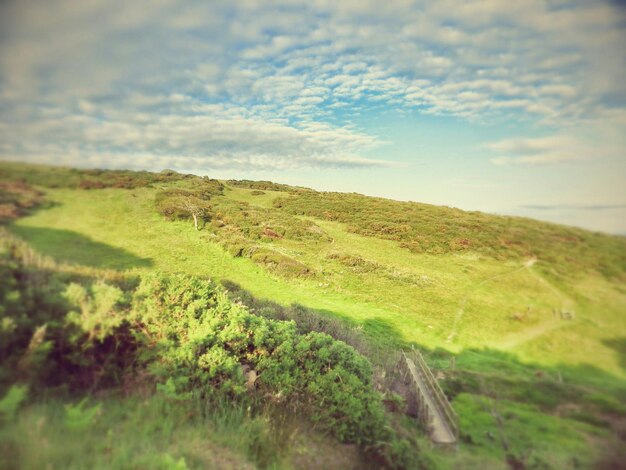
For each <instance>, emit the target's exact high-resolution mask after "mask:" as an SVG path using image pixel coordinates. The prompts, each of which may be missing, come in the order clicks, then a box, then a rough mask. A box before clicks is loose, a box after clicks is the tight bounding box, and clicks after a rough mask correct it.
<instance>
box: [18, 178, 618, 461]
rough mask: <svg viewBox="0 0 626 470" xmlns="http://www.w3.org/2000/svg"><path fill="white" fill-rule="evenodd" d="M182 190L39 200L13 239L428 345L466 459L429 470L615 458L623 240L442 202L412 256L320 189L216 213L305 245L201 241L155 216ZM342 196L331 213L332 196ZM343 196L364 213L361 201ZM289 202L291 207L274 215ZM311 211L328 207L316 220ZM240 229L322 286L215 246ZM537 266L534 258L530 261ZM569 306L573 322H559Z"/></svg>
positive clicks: (208, 235) (454, 456)
mask: <svg viewBox="0 0 626 470" xmlns="http://www.w3.org/2000/svg"><path fill="white" fill-rule="evenodd" d="M57 176H58V175H57ZM59 178H60V177H59ZM173 184H175V185H178V186H181V187H184V185H185V184H186V183H185V182H184V181H183V182H181V181H178V182H175V183H167V184H166V183H158V182H157V183H154V184H151V186H150V187H139V188H135V189H130V190H126V189H99V190H92V191H84V190H77V189H51V188H47V189H45V188H44V189H45V191H46V193H47V194H46V199H47V200H48V201H50V202H51V203H52V204H50V207H48V208H46V209H41V210H38V211H35V212H32V213H31V214H30V215H29V216H27V217H24V218H20V219H17V220H16V221H14V222H13V224H12V225H11V226H10V230H11V231H13V232H14V233H16V234H18V235H20V236H21V237H23V238H24V239H25V240H27V241H28V242H29V243H30V244H31V245H32V246H33V247H34V248H35V249H37V250H38V251H40V252H42V253H44V254H47V255H50V256H52V257H54V258H55V259H57V260H60V261H64V262H70V263H77V264H80V265H85V266H90V267H94V268H110V269H116V270H122V271H125V272H126V273H128V274H131V275H132V274H133V273H145V272H148V271H152V270H157V271H163V272H169V273H174V272H183V273H189V274H193V275H196V276H208V277H212V278H214V279H217V280H222V281H230V282H232V283H234V284H237V285H238V286H239V287H240V288H242V289H244V290H245V291H247V292H249V293H250V294H251V295H252V296H254V297H256V298H257V299H266V300H268V301H271V302H276V303H277V304H280V305H282V306H289V305H292V304H299V305H302V306H304V307H307V308H309V309H313V310H315V311H317V312H318V313H319V314H321V315H326V316H329V317H332V318H337V319H340V320H344V321H345V322H346V324H348V325H350V326H351V327H353V328H355V329H357V330H360V331H363V332H364V333H365V334H366V337H368V338H369V339H370V340H371V341H373V342H374V343H375V344H376V345H378V346H382V347H384V348H391V349H397V348H399V347H406V346H407V345H409V344H415V345H417V346H419V347H420V348H422V349H424V350H425V351H426V356H427V360H428V361H429V363H431V364H432V365H434V366H435V368H436V369H437V370H439V371H441V372H442V373H443V374H444V375H445V378H444V379H442V380H441V383H442V386H443V387H444V390H445V391H446V393H448V394H449V396H450V397H453V398H454V399H453V406H454V407H455V409H456V410H457V412H458V413H459V414H460V415H461V427H462V432H463V433H464V436H465V437H464V440H463V441H462V443H461V446H460V450H459V451H458V452H457V453H445V452H440V451H438V450H435V449H430V448H429V447H428V444H427V443H426V442H423V441H420V443H421V445H423V446H424V448H423V455H424V456H425V459H426V461H427V462H430V464H431V465H432V466H434V467H441V468H475V467H477V466H483V467H485V468H504V467H505V466H506V463H505V462H506V459H507V452H508V453H509V454H511V455H512V456H513V457H514V458H520V459H525V462H526V463H529V464H530V463H534V465H536V466H539V467H541V466H544V467H546V466H547V467H551V468H564V467H574V466H576V465H579V466H582V467H588V466H591V465H593V464H595V462H597V459H598V458H601V457H602V455H603V453H610V452H612V451H611V449H612V447H611V446H613V445H614V442H613V437H611V435H610V434H608V433H607V432H606V429H608V427H609V422H610V421H613V420H615V421H620V420H623V417H624V415H626V410H625V409H624V407H623V406H622V405H621V403H623V402H624V401H626V346H625V338H626V315H624V312H625V311H626V289H624V286H623V283H622V281H621V280H620V279H621V277H620V276H623V253H621V252H620V250H623V246H624V241H623V240H621V239H618V238H616V237H606V236H603V235H598V234H591V233H590V232H585V231H582V230H578V229H570V228H562V227H558V226H554V225H550V224H542V223H539V222H536V221H527V220H525V219H511V218H497V217H491V216H488V215H486V214H466V213H463V212H462V211H452V212H446V211H447V209H446V210H443V212H441V214H444V215H445V217H444V218H443V219H442V220H439V221H438V220H436V217H435V215H436V209H433V206H423V207H422V206H420V208H419V210H418V212H419V213H420V214H421V216H423V220H420V222H419V223H420V224H422V223H425V224H431V225H432V227H431V228H435V231H434V232H432V233H431V232H429V236H428V239H429V240H430V242H429V243H432V244H430V245H428V244H426V245H424V246H425V247H426V249H422V250H418V249H416V247H415V246H409V248H411V249H407V247H406V246H407V245H406V243H407V240H403V239H402V237H400V239H397V238H398V237H396V236H395V235H394V236H387V235H383V236H375V235H376V234H375V233H370V232H369V231H368V230H365V229H364V226H363V225H359V224H360V223H361V219H358V218H357V219H354V218H349V217H348V216H346V215H345V213H344V215H342V216H341V217H339V218H335V219H336V220H329V219H331V218H332V217H329V216H327V215H325V214H324V213H323V211H322V210H321V209H323V208H324V207H325V206H324V204H325V202H324V201H322V202H320V199H319V196H316V195H315V194H317V193H314V192H310V191H293V190H290V189H288V188H284V187H274V186H271V185H269V186H268V185H266V184H263V187H262V188H256V187H255V186H254V185H250V184H248V183H246V184H244V185H229V186H228V187H227V188H226V189H225V191H224V196H220V197H215V198H214V199H212V200H211V203H212V204H214V206H215V207H216V210H219V208H220V207H222V208H226V207H227V208H228V210H229V211H231V212H230V213H231V214H233V213H234V214H236V211H243V212H244V213H245V212H246V211H247V210H249V208H251V209H252V210H253V209H254V208H259V210H262V212H260V213H261V214H264V213H265V214H271V215H272V218H271V219H268V223H269V224H270V225H271V223H280V224H290V223H291V222H290V220H295V219H293V218H294V217H296V218H298V219H300V220H301V221H303V222H306V223H308V224H310V223H313V224H315V226H317V227H318V228H319V230H320V231H321V232H322V234H323V236H320V237H318V238H316V239H307V240H302V239H298V238H297V237H293V238H289V237H288V236H285V237H282V238H276V239H272V240H269V239H265V238H263V239H260V238H254V237H251V236H248V238H245V236H243V235H241V233H248V232H246V230H248V229H249V228H250V227H246V226H245V224H247V223H250V221H249V220H248V219H246V217H245V216H243V217H239V216H237V218H236V220H235V221H234V222H232V225H231V226H230V228H229V226H228V225H227V226H226V229H223V228H219V229H218V228H215V227H214V226H212V225H211V224H207V226H206V227H205V228H204V229H203V230H201V231H195V230H194V228H193V224H192V222H191V221H190V220H176V221H168V220H166V219H165V218H163V217H162V216H160V215H158V214H157V213H156V211H155V207H154V198H155V195H156V193H157V192H158V191H159V190H161V189H163V188H169V187H171V186H172V185H173ZM277 189H279V190H277ZM259 190H261V191H262V192H263V194H258V191H259ZM254 191H257V192H256V193H254ZM298 197H303V200H302V201H300V202H298V200H297V198H298ZM332 197H333V204H336V203H337V201H336V199H337V198H338V196H336V195H333V196H332ZM285 198H287V199H285ZM339 199H340V198H339ZM345 200H346V201H348V202H349V203H350V204H354V203H355V201H357V202H359V203H360V204H361V203H362V204H363V205H364V207H367V204H369V203H368V202H367V200H366V198H362V197H361V196H358V197H357V196H353V195H347V196H346V197H345ZM281 201H282V202H281ZM285 201H290V202H289V203H288V204H291V206H289V205H286V206H285V207H282V208H281V207H277V205H279V206H280V205H283V206H284V205H285V204H286V203H285ZM317 202H320V209H319V210H317V209H316V210H313V209H312V208H315V204H316V203H317ZM344 202H345V201H344ZM385 204H388V205H390V207H392V206H393V207H394V208H395V209H398V208H400V209H401V210H402V211H404V212H406V214H405V217H408V218H409V219H410V218H411V217H415V216H416V215H415V214H414V213H413V212H415V210H417V209H415V208H414V207H412V206H410V205H409V206H406V205H405V204H404V203H398V204H399V205H398V206H396V205H394V204H396V203H393V202H392V201H385V200H374V202H372V210H374V212H376V211H377V210H379V209H380V207H384V205H385ZM348 207H350V206H349V205H348ZM332 208H333V209H334V210H337V207H336V206H332ZM395 209H394V210H395ZM400 209H398V210H400ZM232 211H235V212H232ZM263 211H265V212H263ZM418 215H419V214H418ZM256 216H257V217H258V213H257V214H256ZM455 218H458V219H459V227H461V232H463V233H465V234H466V235H467V233H469V234H473V233H478V235H477V236H476V239H472V240H473V241H472V244H470V246H469V247H464V248H462V249H457V248H459V247H458V246H457V247H456V248H454V249H448V248H450V245H449V242H450V241H451V240H452V241H454V240H456V239H457V238H458V237H457V235H458V234H457V233H456V230H457V229H458V227H456V226H455V225H454V220H455ZM363 220H365V219H363ZM409 222H410V220H409ZM407 223H408V222H407ZM490 224H492V225H490ZM437 227H438V228H437ZM511 227H513V228H514V230H513V232H511V231H510V228H511ZM396 228H397V227H396ZM239 229H242V230H243V232H241V233H239V235H241V236H243V238H244V239H245V240H246V242H247V243H250V244H251V245H253V246H255V247H256V248H257V249H262V250H266V251H267V252H268V253H273V252H275V253H278V254H280V255H282V256H285V257H287V258H288V259H293V260H296V261H297V262H299V263H302V264H303V265H305V266H307V267H308V268H310V270H311V271H312V275H310V276H306V277H294V276H286V275H279V274H277V273H276V272H275V271H271V270H270V269H268V268H267V267H264V266H263V265H259V264H255V262H254V261H253V260H252V259H250V258H245V257H237V258H234V257H232V256H231V255H229V254H228V253H227V252H226V251H225V250H224V249H223V248H222V247H221V243H222V242H223V240H224V237H225V234H228V233H229V232H227V231H225V230H231V231H232V230H235V231H236V230H239ZM429 230H430V228H429ZM437 230H439V231H443V232H442V233H447V235H445V236H443V237H442V240H444V241H445V243H444V245H445V246H448V248H445V246H444V245H441V246H440V244H438V242H435V241H433V240H435V239H436V237H437V233H438V232H437ZM474 230H477V232H475V231H474ZM525 231H526V232H525ZM249 233H253V231H250V232H249ZM459 233H460V232H459ZM503 233H504V234H505V235H506V236H507V237H508V236H510V235H511V233H514V234H517V235H520V236H521V238H522V239H523V244H522V245H523V246H522V245H519V246H518V245H515V244H513V245H511V244H510V242H511V240H510V239H506V240H504V242H505V243H503V240H502V237H503V235H502V234H503ZM379 235H380V234H379ZM392 235H393V233H392ZM464 236H465V235H464ZM446 237H447V238H446ZM450 237H452V238H451V239H450V240H448V238H450ZM542 237H543V238H542ZM505 238H506V237H505ZM408 241H409V242H410V241H411V240H410V239H409V240H408ZM422 242H423V240H422ZM446 244H447V245H446ZM455 246H456V245H455ZM490 246H491V247H493V250H492V249H491V248H490ZM511 246H513V248H514V249H513V250H512V252H511V253H508V252H507V249H508V248H507V247H511ZM520 246H522V248H520ZM529 247H531V248H532V247H538V248H537V249H536V250H529V249H528V248H529ZM620 247H622V248H620ZM535 255H536V256H537V257H538V259H537V262H536V263H535V264H534V265H532V266H531V265H525V263H526V261H527V260H529V259H531V256H535ZM555 310H556V311H557V313H556V314H555ZM559 310H567V311H571V312H574V316H573V318H572V319H563V318H562V317H561V316H560V314H559V313H558V311H559ZM295 315H297V311H296V314H295ZM452 356H455V358H456V360H455V363H454V364H455V367H454V368H452V366H451V364H452V362H451V357H452ZM372 359H373V360H374V362H376V361H377V360H378V359H379V358H378V357H377V356H372ZM494 404H495V405H494ZM561 405H563V406H561ZM494 406H495V409H496V410H497V413H499V414H500V415H502V416H504V429H505V431H503V432H504V434H505V437H506V439H507V440H508V441H510V444H509V451H506V450H505V449H504V446H503V444H502V439H501V437H500V435H499V434H498V433H501V432H502V431H501V430H499V427H498V426H497V423H496V422H495V421H494V415H493V414H494V411H493V410H494ZM567 407H570V408H571V409H570V408H567ZM563 409H568V410H569V411H567V412H565V411H563ZM607 420H608V421H607ZM488 433H491V435H492V436H495V437H493V438H492V437H489V435H488ZM607 446H608V447H607ZM607 449H608V450H607ZM167 452H169V451H167ZM172 452H173V451H172ZM237 452H240V453H241V452H243V454H242V455H248V454H246V452H247V451H245V452H244V451H241V450H237ZM178 455H179V454H177V453H176V452H173V453H172V457H173V458H176V457H177V456H178ZM180 455H186V454H184V453H183V454H180ZM574 459H575V460H574ZM296 466H297V465H296Z"/></svg>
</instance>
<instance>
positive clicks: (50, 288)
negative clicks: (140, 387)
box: [0, 232, 399, 458]
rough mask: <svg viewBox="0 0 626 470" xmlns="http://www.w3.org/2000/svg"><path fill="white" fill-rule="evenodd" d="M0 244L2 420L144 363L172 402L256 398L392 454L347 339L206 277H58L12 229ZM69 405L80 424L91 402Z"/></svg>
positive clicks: (92, 388) (361, 361)
mask: <svg viewBox="0 0 626 470" xmlns="http://www.w3.org/2000/svg"><path fill="white" fill-rule="evenodd" d="M0 243H1V250H0V253H1V256H2V258H1V260H0V271H1V272H0V275H1V278H2V279H3V281H4V282H3V284H2V287H1V288H0V305H1V306H2V307H1V308H2V310H1V314H2V323H1V330H0V335H1V336H0V340H1V341H0V345H1V350H0V357H2V358H3V360H2V364H1V366H0V392H3V393H4V394H5V398H4V400H3V403H5V405H3V406H4V407H5V408H4V409H3V410H0V412H1V413H4V415H3V417H4V419H8V420H9V421H10V419H11V416H13V415H14V414H15V411H16V408H17V407H18V406H19V405H20V403H21V402H22V401H24V400H25V398H26V394H27V393H28V390H30V391H31V394H33V395H34V397H37V396H41V395H42V394H46V395H47V394H49V392H48V391H47V390H51V389H52V390H53V389H58V388H59V387H61V389H62V390H64V392H63V394H67V393H69V394H70V396H75V395H76V394H77V393H84V392H86V391H89V392H91V393H94V392H96V391H97V390H103V389H107V388H109V389H110V388H114V387H123V386H124V385H125V382H124V381H125V380H126V381H128V380H129V377H132V376H137V375H142V372H141V371H146V372H149V375H148V376H145V377H144V380H146V381H149V382H154V383H156V387H157V390H159V391H161V392H162V393H163V394H165V396H167V397H169V398H170V399H172V400H175V401H177V400H189V399H194V400H199V401H201V402H204V403H205V404H204V406H205V407H206V403H219V402H220V401H222V400H224V399H227V400H229V401H233V402H235V403H236V402H242V400H243V402H245V403H248V404H249V406H252V405H254V404H255V403H257V402H260V400H259V399H260V398H261V397H265V399H266V400H267V399H269V401H270V402H271V403H273V404H279V405H282V406H284V407H288V408H289V409H290V410H292V412H294V413H299V414H301V415H302V416H303V418H304V419H308V420H311V422H312V423H314V424H315V425H316V426H317V427H318V428H319V429H320V430H324V431H326V432H328V433H330V434H333V435H335V436H336V437H337V438H338V439H340V440H341V441H344V442H354V443H357V444H362V445H367V446H369V448H370V450H371V451H376V452H378V453H380V455H388V457H389V456H392V454H388V453H389V452H390V451H391V448H388V447H386V446H388V445H392V439H393V434H392V431H391V428H390V424H389V421H388V418H387V417H386V415H385V411H384V406H383V402H382V396H381V395H380V393H378V392H376V391H375V390H374V387H373V383H372V369H371V365H370V364H369V362H368V361H367V359H365V358H364V357H363V356H361V355H360V354H359V353H357V352H356V351H355V350H354V349H353V348H351V347H350V346H348V345H346V344H345V343H342V342H340V341H336V340H334V339H333V338H332V337H330V336H328V335H326V334H324V333H316V332H309V333H306V334H302V333H299V332H298V329H297V328H296V325H295V324H294V323H293V322H289V321H279V320H271V319H267V318H265V317H262V316H256V315H253V314H251V313H249V311H248V310H247V308H246V307H244V306H243V305H242V304H237V303H233V302H232V301H231V300H229V299H228V297H227V296H226V295H225V291H224V290H223V288H221V287H219V286H217V285H215V284H214V283H212V282H211V281H208V280H203V279H200V278H196V277H191V276H186V275H178V276H164V275H147V276H145V277H143V278H142V279H141V280H139V284H138V285H137V280H132V279H125V278H121V277H114V278H112V279H109V280H108V281H104V280H102V279H100V280H94V279H93V278H92V277H91V276H89V275H82V276H80V277H77V276H76V275H69V276H68V275H60V274H58V273H57V272H56V271H57V270H55V269H50V268H54V267H56V266H55V263H54V262H53V261H52V260H50V259H41V258H39V257H37V256H36V255H35V254H33V253H32V251H31V250H30V248H29V247H28V246H27V245H25V244H24V243H23V242H20V241H19V240H17V239H14V238H13V237H11V236H10V235H8V234H6V233H4V232H3V234H2V237H1V238H0ZM28 260H36V262H35V263H34V265H29V264H27V262H28ZM85 274H89V273H88V272H87V273H85ZM34 312H36V315H34V314H33V313H34ZM16 383H17V384H19V385H13V386H11V384H16ZM57 393H60V392H58V391H57ZM0 395H1V393H0ZM255 397H257V398H256V399H255ZM255 400H256V401H255ZM68 410H71V411H69V412H68V415H67V417H66V420H67V421H68V422H69V423H72V422H74V421H77V420H78V422H79V424H76V426H77V427H81V426H82V427H83V428H84V427H85V426H87V425H88V424H87V423H90V422H92V421H94V420H95V419H96V415H97V414H98V410H99V408H98V407H97V406H96V407H90V408H85V404H84V402H81V404H79V405H77V407H74V408H68ZM83 422H84V423H83ZM80 423H83V424H80ZM68 427H69V428H71V427H72V424H68ZM5 445H10V443H9V444H5ZM8 450H10V449H8ZM395 457H396V458H398V457H399V456H398V455H396V456H395Z"/></svg>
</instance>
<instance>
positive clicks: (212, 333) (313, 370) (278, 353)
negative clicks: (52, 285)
mask: <svg viewBox="0 0 626 470" xmlns="http://www.w3.org/2000/svg"><path fill="white" fill-rule="evenodd" d="M135 311H136V315H137V320H138V321H140V322H141V323H142V324H143V325H144V328H143V329H142V330H141V331H145V337H144V338H143V341H144V343H145V344H146V345H151V346H150V347H152V348H153V351H154V361H155V362H154V363H153V370H154V371H155V373H157V374H158V375H161V376H163V377H164V378H165V377H172V376H174V377H177V378H178V379H174V380H173V381H172V382H169V383H170V385H168V388H169V389H171V390H170V392H171V393H175V392H176V393H178V392H179V391H181V389H182V390H184V389H187V390H196V391H201V392H202V393H203V394H205V395H206V396H207V397H210V396H212V395H213V396H214V395H215V394H227V395H229V396H232V397H237V396H243V395H245V394H246V393H247V391H248V390H249V389H250V383H249V382H248V384H247V383H246V376H245V372H244V371H245V370H246V368H247V369H249V370H253V371H254V372H255V374H258V379H257V380H256V382H255V383H254V384H253V386H254V387H256V388H258V391H259V393H265V394H268V396H270V397H273V399H276V400H285V401H287V402H289V403H291V404H292V405H293V404H294V403H300V404H302V405H305V406H308V407H310V409H311V410H312V413H311V417H312V419H313V421H315V422H316V423H318V424H319V426H320V427H322V428H324V429H325V430H327V431H330V432H332V433H333V434H334V435H336V436H337V437H338V438H339V439H342V440H346V441H350V442H357V443H367V444H374V443H378V442H382V441H384V440H386V439H387V438H388V437H389V429H388V425H387V421H386V418H385V414H384V409H383V405H382V401H381V397H380V395H379V394H378V393H377V392H375V391H374V389H373V387H372V380H371V376H372V370H371V366H370V365H369V362H368V361H367V360H366V359H365V358H364V357H363V356H361V355H360V354H358V353H357V352H356V351H355V350H354V349H353V348H351V347H350V346H348V345H346V344H345V343H342V342H339V341H336V340H334V339H333V338H331V337H330V336H328V335H326V334H323V333H313V332H312V333H308V334H306V335H301V334H298V332H297V330H296V326H295V324H294V323H293V322H285V321H275V320H270V319H266V318H263V317H258V316H255V315H253V314H251V313H250V312H249V311H248V310H247V309H246V308H245V307H244V306H242V305H240V304H236V303H233V302H231V301H230V300H229V299H228V298H227V296H226V294H225V292H224V291H223V289H221V288H219V287H217V286H216V285H214V284H213V283H211V282H209V281H203V280H200V279H197V278H193V277H190V276H183V275H178V276H170V277H165V276H160V275H152V276H148V277H146V278H144V279H143V281H142V283H141V285H140V286H139V288H138V289H137V292H136V294H135ZM167 380H170V379H169V378H168V379H167Z"/></svg>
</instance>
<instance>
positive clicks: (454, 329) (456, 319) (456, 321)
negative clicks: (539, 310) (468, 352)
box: [446, 258, 552, 343]
mask: <svg viewBox="0 0 626 470" xmlns="http://www.w3.org/2000/svg"><path fill="white" fill-rule="evenodd" d="M536 262H537V259H536V258H531V259H529V260H527V261H526V262H524V264H523V265H522V266H521V267H519V268H515V269H513V270H512V271H507V272H505V273H500V274H496V275H495V276H491V277H489V278H487V279H483V280H482V281H480V282H479V283H478V284H476V285H474V287H472V288H471V290H470V292H468V294H467V295H466V296H465V297H463V300H461V305H460V307H459V310H458V311H457V313H456V316H455V317H454V323H452V330H451V331H450V334H449V335H448V337H447V338H446V343H450V342H451V341H452V340H453V339H454V338H455V336H456V335H457V332H458V326H459V323H460V321H461V319H462V318H463V314H464V313H465V305H466V304H467V301H468V300H469V298H470V297H471V296H472V295H473V294H474V291H476V289H478V288H479V287H480V286H482V285H484V284H486V283H487V282H489V281H493V280H494V279H498V278H500V277H505V276H510V275H511V274H515V273H517V272H519V271H522V270H524V269H528V270H529V271H530V267H531V266H532V265H533V264H535V263H536ZM540 279H542V280H543V278H540ZM550 287H552V286H550Z"/></svg>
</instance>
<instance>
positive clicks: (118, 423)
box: [0, 395, 367, 470]
mask: <svg viewBox="0 0 626 470" xmlns="http://www.w3.org/2000/svg"><path fill="white" fill-rule="evenodd" d="M76 405H77V403H76V402H75V401H71V400H60V399H54V400H47V401H44V402H39V403H36V404H31V405H26V406H25V407H24V408H23V409H22V410H20V411H19V413H18V414H17V415H16V416H15V417H14V418H13V419H12V420H11V421H9V422H6V421H5V422H0V468H22V469H39V468H64V469H84V468H90V469H128V468H149V469H163V470H184V469H216V470H217V469H220V470H221V469H233V470H235V469H237V470H239V469H254V468H276V469H291V468H294V469H295V468H302V466H311V465H313V466H317V465H322V466H323V467H324V468H333V469H340V468H349V467H351V466H361V467H362V468H365V467H366V466H367V465H366V463H365V462H361V461H360V456H359V454H358V452H356V449H353V448H351V447H348V446H343V445H341V444H338V443H336V442H334V441H332V440H330V439H328V438H324V437H322V436H319V435H315V434H314V433H309V432H307V431H306V429H304V428H303V427H302V426H300V425H299V423H296V422H291V421H290V420H288V419H287V420H285V419H282V420H281V421H280V423H281V424H282V428H281V429H277V428H276V427H275V426H274V425H273V424H272V423H271V421H270V419H269V417H268V416H266V415H257V416H254V415H251V414H250V412H249V410H247V409H246V408H245V407H242V406H238V405H235V406H233V405H232V404H229V403H224V404H222V405H219V404H217V405H216V404H212V406H211V409H210V410H208V414H207V415H205V416H203V415H202V414H200V413H199V408H198V407H197V406H194V405H193V404H191V403H179V402H172V401H168V400H167V399H166V398H164V397H161V396H158V395H156V396H130V397H126V398H124V397H120V396H108V397H105V398H100V399H91V400H90V401H89V402H88V403H87V404H86V406H85V409H86V410H90V409H92V408H93V409H95V410H96V413H95V414H94V415H93V416H91V417H88V418H87V419H85V420H83V421H82V422H80V424H79V425H72V422H71V421H70V420H69V419H68V408H69V409H71V408H76ZM83 413H85V412H83ZM364 466H365V467H364Z"/></svg>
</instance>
